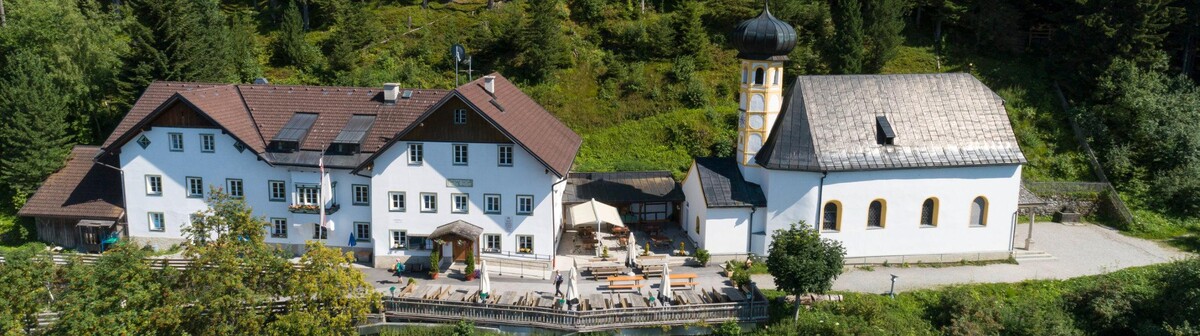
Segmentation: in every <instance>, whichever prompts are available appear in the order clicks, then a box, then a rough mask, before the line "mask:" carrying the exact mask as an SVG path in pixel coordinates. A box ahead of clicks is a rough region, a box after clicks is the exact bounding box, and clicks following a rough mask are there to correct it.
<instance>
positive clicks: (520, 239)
mask: <svg viewBox="0 0 1200 336" xmlns="http://www.w3.org/2000/svg"><path fill="white" fill-rule="evenodd" d="M517 253H533V236H529V235H519V236H517Z"/></svg>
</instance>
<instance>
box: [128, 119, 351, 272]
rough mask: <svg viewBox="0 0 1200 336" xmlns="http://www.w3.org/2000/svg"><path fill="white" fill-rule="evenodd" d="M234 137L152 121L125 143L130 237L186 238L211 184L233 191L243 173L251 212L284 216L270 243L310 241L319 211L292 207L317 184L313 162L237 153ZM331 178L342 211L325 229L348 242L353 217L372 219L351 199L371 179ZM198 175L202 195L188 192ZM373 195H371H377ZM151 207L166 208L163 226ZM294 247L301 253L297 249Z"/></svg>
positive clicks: (343, 173)
mask: <svg viewBox="0 0 1200 336" xmlns="http://www.w3.org/2000/svg"><path fill="white" fill-rule="evenodd" d="M172 133H176V134H180V135H181V136H182V139H183V150H182V151H172V150H171V144H170V137H171V135H170V134H172ZM201 134H210V135H213V139H214V141H215V144H214V147H213V151H212V152H206V151H202V149H201V146H202V145H201ZM142 136H145V137H146V138H147V139H149V140H150V145H149V146H148V147H146V148H144V149H143V148H142V146H141V145H140V144H138V140H139V139H140V138H141V137H142ZM235 142H236V140H234V139H233V138H232V137H230V136H228V135H226V134H223V133H222V131H221V129H218V128H192V127H188V128H182V127H153V128H152V129H150V130H149V131H145V132H142V133H141V134H139V135H137V136H135V137H134V138H133V141H130V142H128V143H126V144H125V145H123V146H122V147H121V154H120V158H121V167H120V168H121V171H122V174H123V176H124V181H123V186H124V189H125V190H124V191H125V199H126V211H127V212H128V214H129V237H130V238H132V239H134V240H137V241H141V242H144V243H147V244H150V245H154V246H155V247H157V248H166V247H169V246H170V245H171V244H177V243H179V242H182V241H183V239H184V237H183V235H182V232H181V228H182V227H183V226H185V225H187V224H188V223H189V222H190V216H191V214H193V213H195V212H197V211H203V210H205V209H207V208H208V205H207V203H206V202H205V197H207V196H208V193H209V192H210V191H211V190H210V188H212V187H218V188H223V189H225V190H226V191H227V192H228V188H229V187H228V181H229V180H230V179H240V180H241V181H242V184H243V188H244V195H245V196H244V200H245V201H246V204H247V205H248V206H249V207H250V208H252V209H253V210H254V214H255V215H257V216H261V217H263V218H264V219H265V220H267V221H268V222H272V221H273V220H275V219H283V220H286V227H287V229H286V237H275V236H273V235H272V228H266V229H265V230H267V231H266V232H267V233H266V242H267V243H272V244H285V246H288V245H294V246H302V245H303V244H304V243H305V241H308V240H312V239H313V237H314V231H315V230H316V225H315V224H316V223H317V222H319V220H320V218H319V217H320V215H318V214H305V213H292V212H291V211H289V205H291V204H293V203H294V202H295V201H296V186H297V184H300V185H311V184H319V183H320V177H319V174H318V173H317V169H316V168H301V167H286V166H271V165H269V164H267V163H266V162H263V161H261V160H259V159H258V157H257V156H256V155H255V154H254V153H253V152H251V151H250V150H249V149H246V150H244V151H241V152H239V151H238V149H236V148H235V147H234V143H235ZM326 172H327V173H328V175H329V176H330V178H329V180H330V181H331V183H332V184H334V187H333V190H334V193H333V194H332V195H329V194H327V195H326V198H328V199H329V200H327V203H328V204H333V203H337V204H338V205H339V206H340V210H338V211H337V212H335V213H333V214H330V215H328V221H329V222H330V223H331V226H332V228H333V229H332V230H329V231H328V234H327V239H324V241H325V244H326V245H329V246H348V245H349V242H350V234H351V232H352V231H353V230H354V229H355V225H356V223H371V222H372V220H371V211H370V206H369V205H355V204H354V203H353V199H352V197H353V195H351V193H352V188H353V187H352V186H353V185H355V184H358V185H370V180H369V179H368V178H365V177H362V176H357V175H351V174H350V173H349V171H348V170H344V169H327V170H326ZM147 176H159V177H161V181H162V192H161V194H157V195H154V194H151V193H149V192H148V187H147V180H148V179H147ZM196 177H199V178H201V181H202V183H203V185H204V196H201V197H193V196H189V192H188V187H187V183H188V178H196ZM269 181H282V182H283V183H284V185H285V186H286V192H285V193H284V198H283V199H282V200H272V199H271V197H270V195H269V190H268V188H269ZM372 201H374V200H372ZM151 213H161V214H162V215H163V218H164V223H163V224H164V225H163V230H162V231H155V230H152V229H151V223H150V218H151ZM357 244H358V247H359V248H365V247H370V246H371V244H372V241H371V240H369V239H366V238H363V239H362V240H360V241H358V242H357ZM294 251H297V252H299V251H300V249H298V248H296V249H294Z"/></svg>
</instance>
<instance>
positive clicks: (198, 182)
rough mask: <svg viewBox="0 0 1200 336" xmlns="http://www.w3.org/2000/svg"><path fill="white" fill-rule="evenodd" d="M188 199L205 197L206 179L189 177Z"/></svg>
mask: <svg viewBox="0 0 1200 336" xmlns="http://www.w3.org/2000/svg"><path fill="white" fill-rule="evenodd" d="M187 188H188V193H187V197H192V198H199V197H204V179H203V178H199V177H194V176H188V177H187Z"/></svg>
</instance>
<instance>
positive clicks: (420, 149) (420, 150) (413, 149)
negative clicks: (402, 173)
mask: <svg viewBox="0 0 1200 336" xmlns="http://www.w3.org/2000/svg"><path fill="white" fill-rule="evenodd" d="M422 162H425V145H424V144H419V143H410V144H408V163H409V164H421V163H422Z"/></svg>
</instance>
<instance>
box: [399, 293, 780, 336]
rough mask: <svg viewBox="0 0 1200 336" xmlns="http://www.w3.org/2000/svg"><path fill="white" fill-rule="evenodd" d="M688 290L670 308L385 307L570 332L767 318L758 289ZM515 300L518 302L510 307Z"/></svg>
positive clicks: (587, 299)
mask: <svg viewBox="0 0 1200 336" xmlns="http://www.w3.org/2000/svg"><path fill="white" fill-rule="evenodd" d="M729 289H730V290H732V288H729ZM714 292H715V290H714ZM734 292H736V291H734ZM687 293H690V294H685V295H687V297H686V298H684V297H680V299H681V301H683V300H686V301H693V300H695V301H693V302H689V303H688V304H676V305H672V306H668V307H650V306H648V305H647V304H646V302H645V301H643V298H642V297H641V296H639V295H629V294H622V295H600V294H595V295H587V296H584V297H583V300H581V301H584V302H581V304H583V305H585V306H586V307H589V308H590V309H588V310H585V311H577V310H562V309H554V308H551V307H553V305H546V304H544V303H545V302H539V303H541V304H534V305H530V304H529V302H521V301H526V300H513V299H512V297H513V293H504V294H502V295H501V298H500V300H499V301H497V302H495V304H480V303H472V302H462V301H442V300H429V299H423V298H420V296H411V295H408V296H404V297H396V298H390V297H385V298H384V299H383V307H384V313H385V315H386V318H387V320H388V321H416V322H453V321H459V320H470V321H473V322H475V323H477V324H491V325H508V326H522V327H536V328H542V329H549V330H560V331H568V332H592V331H605V330H616V329H630V328H639V327H659V326H664V325H669V326H679V325H686V324H696V323H701V322H703V323H710V324H711V323H720V322H724V321H730V320H735V321H741V322H763V321H766V320H767V306H768V302H767V300H766V298H765V297H764V296H763V295H762V293H761V292H759V291H757V290H754V291H753V293H750V295H751V296H752V297H753V298H754V300H753V301H745V300H744V299H743V300H740V301H737V300H731V299H733V298H739V299H740V298H743V297H742V296H741V295H737V296H736V297H732V296H731V297H728V298H730V299H727V300H707V299H705V298H707V297H708V295H709V293H711V292H708V291H701V292H699V293H692V292H690V291H689V292H687ZM714 294H715V293H714ZM739 294H740V293H739ZM702 297H704V298H702ZM534 300H535V301H538V300H537V299H534ZM514 301H516V302H514ZM704 301H711V303H710V302H704ZM514 303H515V304H516V305H513V304H514ZM522 303H524V304H522Z"/></svg>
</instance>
